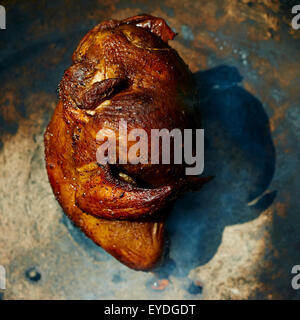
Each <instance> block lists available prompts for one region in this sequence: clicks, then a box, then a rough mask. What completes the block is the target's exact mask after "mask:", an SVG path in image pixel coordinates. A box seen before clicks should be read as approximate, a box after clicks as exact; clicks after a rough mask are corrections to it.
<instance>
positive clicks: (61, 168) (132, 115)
mask: <svg viewBox="0 0 300 320" xmlns="http://www.w3.org/2000/svg"><path fill="white" fill-rule="evenodd" d="M173 37H174V33H173V32H172V30H171V29H170V28H169V27H168V26H167V25H166V23H165V21H164V20H162V19H160V18H155V17H152V16H147V15H143V16H136V17H132V18H128V19H126V20H123V21H114V20H111V21H106V22H103V23H101V24H99V25H97V26H96V27H95V28H93V29H92V30H91V31H90V32H89V33H88V34H87V35H86V36H85V37H84V38H83V39H82V41H81V42H80V44H79V46H78V48H77V49H76V51H75V52H74V55H73V64H72V66H71V67H70V68H69V69H68V70H66V72H65V74H64V77H63V79H62V81H61V83H60V100H59V102H58V105H57V107H56V110H55V113H54V115H53V118H52V120H51V122H50V124H49V126H48V128H47V130H46V133H45V155H46V165H47V171H48V176H49V180H50V183H51V186H52V188H53V191H54V194H55V196H56V198H57V200H58V201H59V203H60V204H61V206H62V207H63V209H64V211H65V213H66V214H67V215H68V216H69V217H70V219H71V220H72V221H73V222H74V223H75V224H76V225H77V226H79V227H80V228H81V229H82V231H83V232H84V233H85V234H86V235H87V236H88V237H90V238H91V239H93V241H95V242H96V243H97V244H98V245H100V246H101V247H103V248H104V249H105V250H106V251H108V252H109V253H110V254H112V255H113V256H114V257H116V258H117V259H119V260H120V261H121V262H123V263H124V264H126V265H127V266H129V267H131V268H134V269H140V270H147V269H150V268H152V267H153V266H154V265H155V264H156V263H157V261H158V260H159V258H160V256H161V254H162V250H163V241H164V239H163V238H164V219H165V214H166V211H167V209H165V208H166V207H167V205H168V203H170V201H172V200H174V199H175V198H176V197H177V196H178V194H179V193H181V192H182V191H184V190H185V189H186V188H188V187H190V184H191V183H192V182H193V183H194V184H202V183H203V182H204V181H205V180H203V179H195V178H193V179H191V178H190V179H189V180H187V179H186V177H185V176H184V171H183V170H184V165H150V164H149V165H142V164H137V165H132V164H128V165H118V166H117V165H106V166H99V165H97V161H96V151H97V148H98V147H99V142H97V141H96V134H97V132H98V131H99V130H100V129H102V128H110V129H113V130H114V132H116V134H118V125H119V121H120V120H121V119H123V120H126V121H127V125H128V132H129V131H130V130H131V129H132V128H143V129H145V130H146V131H148V133H149V137H150V136H151V135H150V129H151V128H153V129H154V128H155V129H161V128H167V129H169V130H171V129H173V128H179V129H184V128H193V127H194V126H195V125H194V122H193V95H194V84H193V80H192V76H191V73H190V71H189V70H188V68H187V66H186V65H185V64H184V62H183V61H182V60H181V58H180V57H179V56H178V54H177V53H176V51H175V50H173V49H172V48H170V47H169V46H168V44H167V41H168V40H170V39H173ZM117 137H118V135H117ZM130 146H131V145H130V143H128V148H129V147H130ZM150 151H151V144H150V141H149V154H150ZM124 173H126V175H124ZM145 185H147V187H145Z"/></svg>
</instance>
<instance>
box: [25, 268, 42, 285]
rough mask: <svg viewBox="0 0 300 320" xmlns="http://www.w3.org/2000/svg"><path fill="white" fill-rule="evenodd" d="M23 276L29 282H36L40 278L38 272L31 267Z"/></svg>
mask: <svg viewBox="0 0 300 320" xmlns="http://www.w3.org/2000/svg"><path fill="white" fill-rule="evenodd" d="M25 276H26V278H27V279H28V280H30V281H31V282H38V281H40V280H41V278H42V275H41V273H40V272H39V271H38V269H37V268H36V267H32V268H29V269H28V270H26V272H25Z"/></svg>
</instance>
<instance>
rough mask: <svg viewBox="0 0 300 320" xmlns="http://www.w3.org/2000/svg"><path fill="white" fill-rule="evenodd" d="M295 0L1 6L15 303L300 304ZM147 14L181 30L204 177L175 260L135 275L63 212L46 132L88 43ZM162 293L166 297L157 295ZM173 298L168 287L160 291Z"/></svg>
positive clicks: (0, 140)
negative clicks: (75, 56)
mask: <svg viewBox="0 0 300 320" xmlns="http://www.w3.org/2000/svg"><path fill="white" fill-rule="evenodd" d="M294 3H295V1H276V0H257V1H249V0H240V1H238V0H225V1H221V0H220V1H219V0H214V1H194V0H183V1H176V0H164V1H157V0H152V1H141V0H136V1H134V0H132V1H117V0H113V1H108V0H99V1H96V0H90V1H84V0H80V1H68V0H65V1H56V0H55V1H33V0H28V1H13V0H10V1H2V3H1V4H3V5H4V6H5V7H6V10H7V30H0V47H1V51H0V79H1V94H0V264H1V265H4V266H5V268H6V270H7V289H6V290H5V291H1V294H0V297H2V298H4V299H55V298H56V299H76V298H79V299H113V298H116V299H148V298H149V299H151V298H157V299H160V298H163V299H167V298H169V299H177V298H183V299H185V298H190V299H254V298H257V299H276V298H279V299H297V298H299V293H298V292H297V291H294V290H293V289H292V288H291V286H290V280H291V273H290V272H291V268H292V266H293V265H295V264H299V262H300V254H299V248H300V233H299V232H298V229H299V227H300V216H299V204H300V203H299V196H298V192H297V191H298V188H299V186H298V178H299V147H298V143H297V142H298V141H299V135H300V122H299V117H300V109H299V103H300V91H299V87H300V61H299V49H300V42H299V39H300V31H294V30H292V29H291V28H290V19H291V17H290V15H289V12H290V8H291V7H292V5H293V4H294ZM141 12H146V13H150V14H153V15H158V16H161V17H163V18H165V19H166V20H167V22H168V23H169V24H170V26H171V27H172V28H173V29H174V30H175V31H176V32H178V33H179V35H178V37H177V38H176V40H174V41H173V42H171V45H172V46H173V47H174V48H176V49H177V50H178V52H179V53H180V55H181V56H182V57H183V59H184V60H185V61H186V62H187V63H188V65H189V66H190V68H191V70H192V71H193V72H194V73H195V77H196V79H197V83H198V88H199V105H200V106H199V110H200V112H202V114H203V119H204V120H203V127H204V128H205V130H206V131H205V136H206V150H205V165H206V168H205V172H204V174H205V175H214V176H215V179H214V180H213V181H212V182H211V183H209V184H208V185H207V186H206V187H205V188H203V189H202V191H201V192H199V193H197V194H189V195H187V196H185V197H184V198H183V199H180V200H179V201H178V202H177V204H176V205H175V208H174V210H173V212H172V214H171V216H170V217H169V221H168V230H169V238H170V258H171V260H170V261H169V263H168V264H167V265H165V266H163V267H162V268H161V270H160V275H164V274H168V275H169V282H166V281H165V280H163V281H160V282H159V283H158V285H157V286H155V284H154V285H153V281H154V279H155V278H154V275H153V274H152V273H144V272H136V271H133V270H130V269H128V268H126V267H125V266H123V265H121V264H120V263H119V262H117V261H116V260H114V259H113V258H112V257H110V256H109V255H108V254H106V253H105V252H104V251H103V250H102V249H101V248H98V247H97V246H96V245H94V244H93V243H92V242H91V241H90V240H89V239H87V238H86V237H85V236H84V235H83V234H82V233H81V232H80V231H78V230H77V229H76V228H74V227H73V226H72V225H71V223H70V222H69V221H68V220H67V219H66V218H65V217H64V215H63V213H62V210H61V209H60V207H59V205H58V204H57V202H56V201H55V199H54V197H53V195H52V191H51V188H50V185H49V183H48V180H47V176H46V171H45V168H44V159H43V132H44V129H45V127H46V125H47V123H48V121H49V119H50V117H51V115H52V112H53V110H54V108H55V103H56V100H57V94H56V88H57V85H58V82H59V80H60V78H61V76H62V74H63V71H64V69H65V68H67V67H68V66H69V64H70V57H71V54H72V52H73V50H74V49H75V47H76V45H77V43H78V41H79V40H80V39H81V37H82V36H83V35H84V34H85V33H86V32H87V31H88V30H89V29H90V28H91V27H92V26H94V25H95V24H96V23H98V22H99V21H101V20H104V19H109V18H116V19H122V18H125V17H128V16H132V15H135V14H138V13H141ZM152 287H154V289H153V288H152ZM155 289H160V290H155Z"/></svg>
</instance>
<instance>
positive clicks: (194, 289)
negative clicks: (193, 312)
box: [187, 281, 203, 294]
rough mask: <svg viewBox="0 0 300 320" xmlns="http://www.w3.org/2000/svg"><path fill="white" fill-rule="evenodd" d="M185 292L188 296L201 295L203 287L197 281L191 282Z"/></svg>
mask: <svg viewBox="0 0 300 320" xmlns="http://www.w3.org/2000/svg"><path fill="white" fill-rule="evenodd" d="M187 292H188V293H190V294H201V293H202V292H203V285H202V283H201V282H199V281H195V282H192V283H191V284H190V285H189V287H188V288H187Z"/></svg>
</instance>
